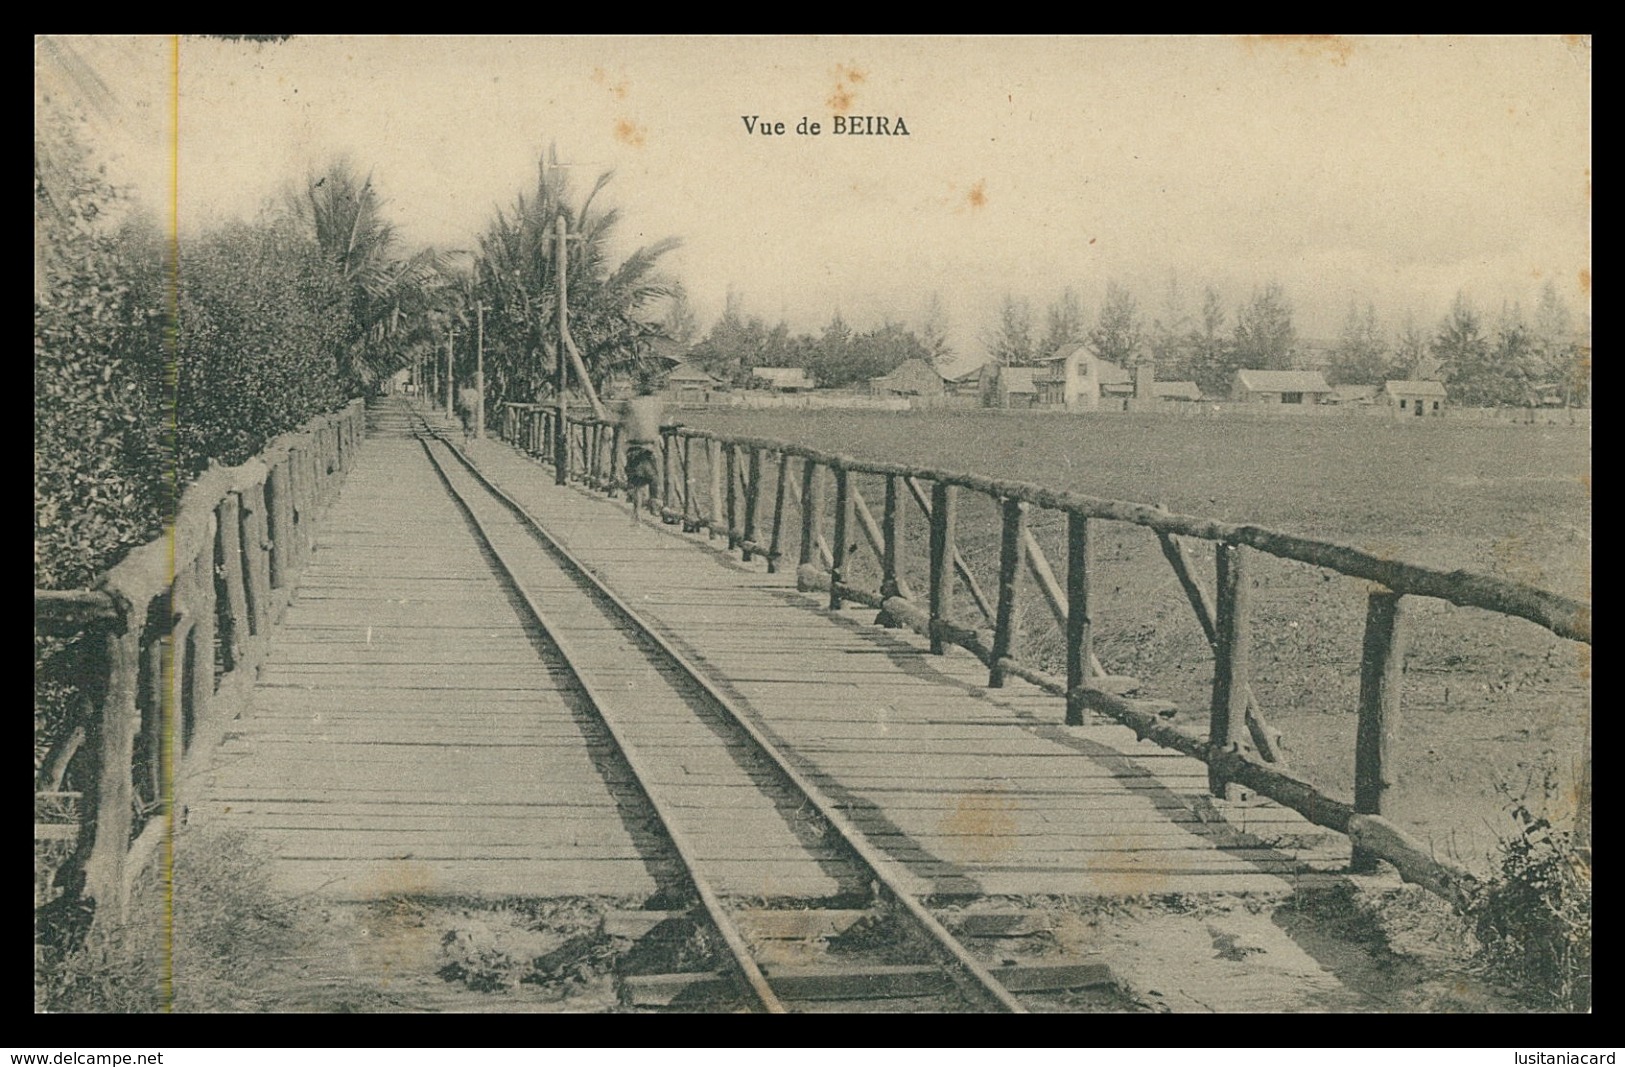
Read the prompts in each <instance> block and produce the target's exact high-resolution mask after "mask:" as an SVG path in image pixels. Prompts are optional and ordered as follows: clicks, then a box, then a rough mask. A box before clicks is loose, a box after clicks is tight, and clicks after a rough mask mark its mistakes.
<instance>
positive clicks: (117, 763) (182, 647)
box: [34, 400, 365, 921]
mask: <svg viewBox="0 0 1625 1067" xmlns="http://www.w3.org/2000/svg"><path fill="white" fill-rule="evenodd" d="M364 430H365V408H364V405H363V402H362V401H360V400H356V401H354V402H352V403H351V404H350V405H348V406H347V407H345V408H344V409H342V410H341V411H339V412H337V413H335V414H332V415H327V416H322V417H320V418H317V419H314V420H312V421H311V422H309V423H307V424H305V425H304V426H303V427H301V428H300V429H299V430H297V431H295V432H292V433H288V434H284V435H282V436H280V437H277V438H276V439H274V440H273V441H272V442H271V443H270V444H269V445H268V446H267V447H266V448H265V449H264V451H262V452H261V453H260V454H259V455H258V456H256V457H255V458H253V459H251V460H249V461H248V462H247V463H245V464H242V465H241V466H237V467H229V468H223V467H211V468H210V469H209V470H207V471H206V472H204V473H203V474H202V475H201V476H200V477H199V478H198V479H197V481H195V482H194V483H193V484H192V485H191V486H189V487H188V488H187V489H186V491H185V493H184V494H183V496H182V497H181V500H180V504H179V507H178V509H177V514H176V520H175V526H174V529H173V531H172V533H171V534H170V535H166V536H164V537H161V538H159V539H158V540H155V541H152V542H150V543H148V544H146V545H142V546H141V547H139V548H136V549H134V550H133V551H131V552H130V554H129V555H128V556H126V557H125V559H124V560H123V561H122V562H120V563H118V564H117V565H115V566H114V567H112V568H111V569H110V570H109V571H108V572H107V573H106V575H105V576H103V578H102V580H101V581H100V582H99V583H98V584H97V586H96V587H95V588H93V589H79V590H68V591H49V590H35V593H34V630H35V633H36V634H47V635H53V636H59V637H67V636H72V635H80V640H79V642H78V645H77V648H76V650H75V653H74V654H76V655H78V656H80V657H82V659H81V661H80V662H79V663H78V664H77V668H78V669H77V671H76V672H75V673H76V674H77V676H78V677H79V678H80V679H82V682H81V685H80V689H81V694H80V699H79V700H78V702H77V707H76V711H75V715H74V719H73V721H72V722H70V723H69V724H68V726H67V728H66V729H65V730H64V731H63V732H62V733H61V734H60V736H59V737H57V738H56V739H55V742H54V744H53V745H52V747H51V749H50V751H49V752H48V754H47V755H46V757H45V760H44V762H43V764H42V765H41V769H40V771H39V772H38V775H37V780H36V783H35V790H36V795H37V796H46V797H50V798H63V797H68V798H70V799H72V800H75V801H77V803H76V805H75V807H76V808H77V810H78V822H77V824H71V823H70V824H61V823H50V822H43V823H42V822H39V821H38V819H37V818H36V828H35V836H36V839H39V838H47V839H52V838H54V839H60V840H68V841H72V842H74V846H73V851H72V854H71V855H70V857H69V858H68V860H67V861H66V862H65V863H64V864H63V865H62V866H61V867H59V868H58V869H57V873H56V878H55V881H56V884H57V887H58V888H59V889H60V890H61V891H62V892H64V893H68V894H75V895H78V896H82V897H83V898H86V899H88V900H89V901H92V902H94V905H95V909H96V914H97V916H98V921H105V917H106V916H108V915H110V914H111V915H116V916H119V917H121V918H122V917H124V916H125V915H126V913H127V909H128V902H129V896H130V890H131V886H132V883H133V881H134V879H135V877H136V876H137V875H139V874H140V872H141V870H142V868H143V867H144V866H145V865H146V863H147V861H148V859H149V858H150V857H151V856H152V854H153V852H154V850H155V849H156V847H157V846H158V844H159V843H160V842H161V841H162V840H163V838H164V835H165V833H166V829H167V827H168V825H169V821H170V820H169V815H170V813H171V812H172V811H174V810H175V804H176V796H175V792H174V790H175V783H176V782H177V781H179V780H182V779H183V778H184V774H185V772H186V771H187V770H188V769H189V765H190V763H192V762H193V757H194V755H195V754H196V753H200V752H206V751H208V750H209V749H210V748H212V747H213V746H214V745H216V744H218V742H219V740H220V737H221V735H222V733H223V732H224V730H225V728H226V726H227V724H229V723H230V722H231V720H232V719H234V718H235V717H236V716H237V714H238V713H239V711H241V709H242V707H243V705H244V702H245V701H246V698H247V696H248V692H249V689H250V688H251V687H252V686H253V684H254V677H255V673H256V671H257V668H258V666H259V663H260V662H261V660H262V658H263V656H264V652H265V645H266V640H267V638H268V636H269V634H270V632H271V627H272V626H273V625H275V623H276V622H277V620H278V619H279V618H280V617H281V613H282V611H283V609H284V608H285V607H286V606H287V603H288V598H289V596H290V595H291V592H292V588H293V585H294V582H295V580H296V578H297V576H298V574H299V572H300V570H301V568H302V567H303V565H304V563H305V560H306V557H307V556H308V555H309V552H310V549H311V545H312V537H313V531H314V528H315V524H316V522H317V521H318V518H319V516H320V515H321V513H322V512H323V511H324V509H325V508H326V506H327V505H328V504H329V503H330V502H331V501H332V500H333V499H334V497H335V496H336V494H337V492H338V489H339V486H340V484H341V483H342V481H343V479H344V476H345V474H346V473H347V472H348V471H349V470H350V467H351V465H352V463H353V460H354V455H355V452H356V449H357V448H358V447H359V446H360V443H361V440H362V436H363V433H364ZM65 784H77V785H78V787H79V788H77V789H75V790H64V788H63V787H64V785H65Z"/></svg>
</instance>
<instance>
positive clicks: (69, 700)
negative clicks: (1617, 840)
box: [35, 35, 1592, 1013]
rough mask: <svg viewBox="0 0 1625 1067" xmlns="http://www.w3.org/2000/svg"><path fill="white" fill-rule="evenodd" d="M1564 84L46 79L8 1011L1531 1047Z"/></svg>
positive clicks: (165, 69) (1563, 745)
mask: <svg viewBox="0 0 1625 1067" xmlns="http://www.w3.org/2000/svg"><path fill="white" fill-rule="evenodd" d="M1591 47H1592V46H1591V39H1590V37H1589V36H1454V37H1450V36H1446V37H1399V36H1395V37H1379V36H1371V37H1362V36H1350V37H1341V36H1294V35H1286V36H1268V35H1266V36H1177V35H1167V36H1141V37H1105V36H1099V37H1094V36H1077V37H1052V36H986V37H951V36H902V37H862V36H832V37H819V36H803V37H770V36H755V37H743V36H740V37H735V36H653V35H632V36H625V37H592V36H581V37H541V36H534V37H527V36H454V35H448V36H366V37H342V36H304V35H293V36H276V35H272V36H258V37H256V36H182V37H178V38H177V37H166V36H139V35H137V36H56V37H53V36H42V37H39V38H37V39H36V43H35V56H36V59H35V248H36V253H35V322H36V327H35V377H36V386H35V514H36V527H35V586H36V597H35V604H36V609H35V625H36V637H35V649H36V684H35V731H36V743H35V774H36V804H35V824H36V832H35V875H36V943H37V945H38V948H37V950H36V1008H37V1010H40V1011H51V1012H58V1011H157V1010H163V1009H166V1008H173V1009H174V1010H184V1011H274V1010H312V1011H367V1012H400V1011H408V1012H430V1011H574V1012H580V1011H595V1012H596V1011H604V1012H609V1011H634V1012H671V1011H701V1012H721V1011H731V1010H735V1009H739V1008H744V1009H748V1010H765V1011H774V1012H776V1011H803V1010H843V1011H865V1012H888V1011H889V1012H937V1011H945V1010H946V1011H983V1010H1001V1011H1062V1012H1239V1011H1249V1012H1255V1011H1269V1012H1299V1011H1325V1010H1335V1011H1362V1012H1390V1011H1394V1012H1398V1011H1405V1012H1411V1011H1427V1012H1433V1013H1451V1012H1478V1011H1551V1010H1557V1011H1581V1012H1583V1011H1587V1010H1589V1006H1590V967H1591V956H1590V951H1591V950H1590V900H1591V897H1590V857H1591V841H1590V710H1591V700H1590V685H1591V681H1590V651H1591V621H1590V620H1591V608H1590V604H1591V489H1590V486H1591V413H1592V406H1591V399H1592V398H1591V169H1590V168H1591V55H1592V52H1591Z"/></svg>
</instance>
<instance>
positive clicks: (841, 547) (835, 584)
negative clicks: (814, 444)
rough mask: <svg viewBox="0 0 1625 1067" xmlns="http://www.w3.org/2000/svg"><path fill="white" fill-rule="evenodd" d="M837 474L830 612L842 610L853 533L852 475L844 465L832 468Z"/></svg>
mask: <svg viewBox="0 0 1625 1067" xmlns="http://www.w3.org/2000/svg"><path fill="white" fill-rule="evenodd" d="M830 469H831V470H832V471H834V473H835V540H834V542H833V543H832V544H831V545H830V555H831V556H832V561H831V563H830V567H829V610H831V611H839V610H840V608H841V583H842V582H845V581H846V577H847V575H846V557H847V541H848V540H849V539H850V538H851V531H852V485H851V473H850V472H849V471H848V470H847V469H846V467H845V466H843V465H837V466H834V467H832V468H830Z"/></svg>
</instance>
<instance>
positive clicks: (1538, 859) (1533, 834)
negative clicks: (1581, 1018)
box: [1472, 778, 1591, 1012]
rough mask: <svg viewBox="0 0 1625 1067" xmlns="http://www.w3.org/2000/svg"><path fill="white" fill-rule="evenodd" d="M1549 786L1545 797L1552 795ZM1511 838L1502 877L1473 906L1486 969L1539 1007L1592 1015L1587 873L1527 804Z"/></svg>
mask: <svg viewBox="0 0 1625 1067" xmlns="http://www.w3.org/2000/svg"><path fill="white" fill-rule="evenodd" d="M1554 791H1555V790H1554V783H1553V782H1552V781H1551V780H1550V779H1549V778H1548V780H1547V782H1546V795H1547V796H1548V797H1549V796H1550V795H1552V793H1553V792H1554ZM1511 813H1512V817H1513V819H1514V820H1515V821H1516V824H1517V830H1516V832H1515V833H1514V834H1513V835H1512V836H1510V837H1509V838H1507V839H1506V840H1504V841H1503V842H1502V846H1501V860H1500V869H1499V871H1498V872H1497V874H1496V876H1495V878H1494V879H1492V880H1491V881H1490V882H1489V883H1488V884H1487V885H1486V886H1485V887H1484V889H1483V891H1482V893H1481V895H1480V896H1479V898H1478V900H1477V901H1476V902H1475V904H1474V906H1473V909H1472V911H1473V919H1474V922H1475V926H1476V931H1475V932H1476V933H1477V935H1478V940H1479V942H1480V944H1482V946H1483V957H1484V960H1485V962H1486V963H1487V964H1488V965H1489V967H1490V969H1491V970H1492V971H1493V972H1494V973H1496V974H1497V975H1499V976H1500V977H1502V978H1503V979H1505V980H1507V981H1509V982H1511V983H1512V984H1514V985H1516V986H1518V987H1519V988H1520V989H1521V990H1522V991H1523V992H1524V993H1525V994H1526V995H1528V996H1529V997H1531V998H1532V999H1533V1000H1534V1001H1535V1002H1536V1003H1537V1004H1539V1005H1540V1006H1542V1007H1547V1008H1553V1009H1556V1010H1559V1011H1574V1012H1584V1011H1588V1010H1590V1007H1591V865H1590V863H1588V862H1586V861H1585V860H1584V859H1582V858H1581V857H1580V856H1579V855H1577V854H1576V852H1575V849H1574V835H1573V833H1572V832H1570V831H1568V830H1563V829H1559V828H1557V827H1555V826H1553V825H1552V823H1551V820H1550V819H1549V818H1548V817H1547V816H1546V815H1545V814H1541V813H1537V812H1536V811H1535V810H1534V806H1532V805H1531V804H1530V803H1529V801H1528V799H1527V798H1524V799H1518V800H1515V801H1514V802H1513V804H1512V805H1511Z"/></svg>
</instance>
